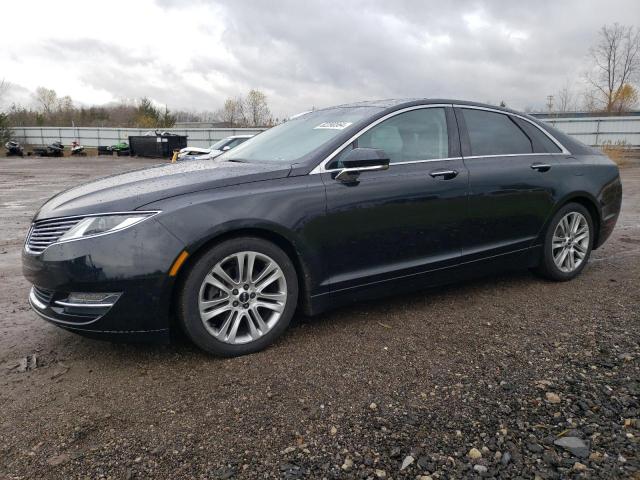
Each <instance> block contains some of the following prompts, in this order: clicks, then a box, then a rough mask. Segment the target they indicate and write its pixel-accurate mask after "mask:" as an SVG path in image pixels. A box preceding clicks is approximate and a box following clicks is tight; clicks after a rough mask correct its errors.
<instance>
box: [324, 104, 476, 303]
mask: <svg viewBox="0 0 640 480" xmlns="http://www.w3.org/2000/svg"><path fill="white" fill-rule="evenodd" d="M447 110H448V111H447ZM452 128H453V129H456V126H455V118H454V116H453V111H452V109H447V108H445V107H431V108H424V107H423V108H416V109H413V110H410V111H405V112H404V113H398V114H397V115H394V116H391V117H390V118H388V119H386V120H384V121H382V122H380V123H377V124H376V125H375V126H373V127H371V128H370V129H369V130H367V131H366V132H364V133H363V134H362V135H361V136H360V137H359V138H358V139H357V140H356V141H355V142H354V143H353V144H352V145H350V146H349V147H347V148H346V149H345V151H343V152H341V154H340V155H338V156H337V157H336V160H335V161H333V162H332V163H330V164H329V165H328V169H329V170H330V171H329V172H327V173H323V174H322V176H323V181H324V183H325V186H326V192H327V215H326V222H325V230H326V236H325V242H324V243H325V249H326V253H327V255H326V258H328V259H329V265H328V267H329V268H328V271H329V272H331V276H330V278H329V280H328V281H329V282H330V287H331V289H332V290H334V291H340V290H345V289H350V288H353V287H358V286H362V285H371V284H375V283H380V282H382V283H384V282H385V281H386V280H390V279H396V278H400V277H404V278H411V276H412V275H417V274H420V273H423V272H425V271H428V270H430V269H435V268H439V267H441V266H447V265H452V264H455V263H457V262H458V261H459V259H460V256H461V253H462V228H463V224H464V222H465V220H466V208H467V186H468V175H467V170H466V168H465V166H464V163H463V162H462V160H461V159H460V157H459V151H458V148H459V143H458V137H457V129H456V130H454V132H453V133H455V135H453V134H452V135H450V133H451V129H452ZM450 137H451V138H450ZM356 146H357V147H368V148H377V149H381V150H384V152H385V153H386V154H387V155H388V157H389V159H390V167H389V169H388V170H386V171H372V172H362V173H361V174H360V176H359V178H358V181H357V182H355V183H343V182H341V181H340V180H336V179H335V176H336V172H337V171H339V168H340V158H341V156H342V155H344V154H345V152H346V151H348V150H349V149H350V148H354V147H356Z"/></svg>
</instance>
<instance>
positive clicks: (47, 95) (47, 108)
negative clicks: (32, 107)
mask: <svg viewBox="0 0 640 480" xmlns="http://www.w3.org/2000/svg"><path fill="white" fill-rule="evenodd" d="M34 99H35V101H36V103H37V104H38V106H39V107H40V108H42V112H43V113H45V114H47V115H48V114H50V113H51V112H52V111H53V110H54V109H55V108H56V107H57V106H58V94H57V93H56V91H55V90H52V89H50V88H45V87H38V88H36V93H35V94H34Z"/></svg>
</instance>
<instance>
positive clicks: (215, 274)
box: [198, 251, 287, 345]
mask: <svg viewBox="0 0 640 480" xmlns="http://www.w3.org/2000/svg"><path fill="white" fill-rule="evenodd" d="M286 303H287V281H286V279H285V276H284V272H283V271H282V268H281V267H280V266H279V265H278V264H277V262H276V261H274V260H273V259H272V258H271V257H269V256H267V255H265V254H263V253H258V252H251V251H245V252H238V253H234V254H233V255H229V256H228V257H226V258H224V259H223V260H221V261H220V262H218V263H217V264H216V265H215V266H214V267H213V268H212V269H211V271H210V272H209V273H208V274H207V275H206V276H205V278H204V280H203V281H202V285H201V287H200V293H199V296H198V309H199V312H200V319H201V320H202V323H203V324H204V326H205V328H206V329H207V331H208V332H209V333H210V334H211V335H212V336H213V337H215V338H216V339H217V340H219V341H221V342H224V343H229V344H232V345H238V344H243V343H249V342H253V341H255V340H257V339H258V338H260V337H262V336H263V335H265V334H266V333H267V332H268V331H269V330H271V329H272V328H273V327H274V326H275V325H276V324H277V323H278V321H279V320H280V317H281V316H282V312H283V311H284V308H285V305H286Z"/></svg>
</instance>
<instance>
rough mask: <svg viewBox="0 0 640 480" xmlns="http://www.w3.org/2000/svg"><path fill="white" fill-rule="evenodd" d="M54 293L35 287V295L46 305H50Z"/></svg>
mask: <svg viewBox="0 0 640 480" xmlns="http://www.w3.org/2000/svg"><path fill="white" fill-rule="evenodd" d="M54 293H55V292H54V291H53V290H47V289H46V288H40V287H36V286H35V285H34V286H33V295H34V296H35V297H36V298H37V299H38V300H39V301H40V302H41V303H43V304H44V305H49V303H50V302H51V299H52V298H53V294H54Z"/></svg>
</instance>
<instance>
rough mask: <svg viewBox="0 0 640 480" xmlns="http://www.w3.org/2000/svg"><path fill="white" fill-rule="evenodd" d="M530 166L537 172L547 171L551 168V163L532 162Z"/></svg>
mask: <svg viewBox="0 0 640 480" xmlns="http://www.w3.org/2000/svg"><path fill="white" fill-rule="evenodd" d="M531 168H532V169H533V170H537V171H539V172H547V171H549V169H550V168H551V165H549V164H548V163H534V164H533V165H531Z"/></svg>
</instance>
